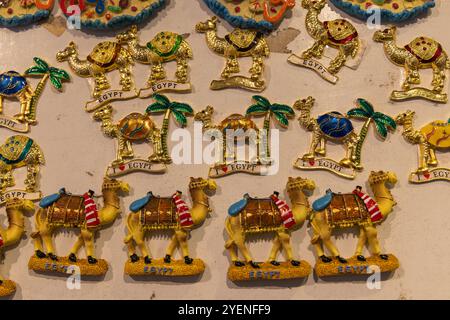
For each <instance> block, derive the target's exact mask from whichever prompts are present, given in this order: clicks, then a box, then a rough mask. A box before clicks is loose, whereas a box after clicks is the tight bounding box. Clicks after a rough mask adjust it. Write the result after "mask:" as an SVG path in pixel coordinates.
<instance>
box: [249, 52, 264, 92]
mask: <svg viewBox="0 0 450 320" xmlns="http://www.w3.org/2000/svg"><path fill="white" fill-rule="evenodd" d="M252 60H253V64H252V67H251V68H250V70H249V72H250V77H251V79H252V80H253V81H259V80H260V78H261V76H262V74H263V71H264V62H263V58H262V57H261V56H260V55H258V54H253V56H252ZM261 85H262V84H261Z"/></svg>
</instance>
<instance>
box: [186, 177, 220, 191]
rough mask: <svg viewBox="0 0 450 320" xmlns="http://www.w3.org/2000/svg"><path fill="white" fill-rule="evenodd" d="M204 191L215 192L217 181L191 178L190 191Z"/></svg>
mask: <svg viewBox="0 0 450 320" xmlns="http://www.w3.org/2000/svg"><path fill="white" fill-rule="evenodd" d="M194 189H202V190H203V191H208V192H214V191H216V189H217V184H216V181H214V180H212V179H203V178H194V177H191V180H190V182H189V190H194Z"/></svg>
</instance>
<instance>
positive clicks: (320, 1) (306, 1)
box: [302, 0, 326, 11]
mask: <svg viewBox="0 0 450 320" xmlns="http://www.w3.org/2000/svg"><path fill="white" fill-rule="evenodd" d="M325 3H326V1H325V0H302V7H303V8H305V9H308V10H312V9H314V10H317V11H321V10H322V9H323V8H324V7H325Z"/></svg>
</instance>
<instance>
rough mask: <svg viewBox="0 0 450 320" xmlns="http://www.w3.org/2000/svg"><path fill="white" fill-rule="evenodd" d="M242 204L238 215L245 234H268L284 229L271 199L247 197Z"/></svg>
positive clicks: (278, 212)
mask: <svg viewBox="0 0 450 320" xmlns="http://www.w3.org/2000/svg"><path fill="white" fill-rule="evenodd" d="M242 201H243V200H241V201H240V202H242ZM243 204H244V205H242V207H241V209H240V210H239V213H238V214H239V219H240V222H241V226H242V228H243V229H244V232H245V233H259V232H269V231H276V230H279V229H280V228H284V227H283V221H282V220H281V212H280V211H279V210H278V207H277V205H276V204H275V203H274V202H273V200H272V199H271V198H251V197H250V196H248V197H247V198H246V199H245V203H243Z"/></svg>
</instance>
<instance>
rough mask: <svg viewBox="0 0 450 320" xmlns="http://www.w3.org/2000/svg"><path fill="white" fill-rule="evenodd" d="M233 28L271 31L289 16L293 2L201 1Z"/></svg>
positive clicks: (266, 0)
mask: <svg viewBox="0 0 450 320" xmlns="http://www.w3.org/2000/svg"><path fill="white" fill-rule="evenodd" d="M203 1H204V2H205V3H206V4H207V6H208V7H209V8H210V9H211V10H212V11H213V12H214V13H215V14H217V15H218V16H220V17H221V18H222V19H225V20H226V21H228V22H229V23H230V24H231V25H232V26H233V27H236V28H243V29H262V30H272V29H274V28H276V27H277V26H278V25H279V23H280V22H281V21H282V20H283V19H284V18H285V17H286V16H287V15H289V11H290V10H292V9H293V8H294V6H295V0H237V1H236V0H203Z"/></svg>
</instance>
